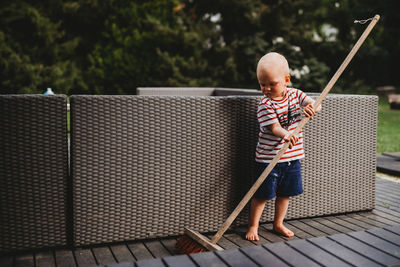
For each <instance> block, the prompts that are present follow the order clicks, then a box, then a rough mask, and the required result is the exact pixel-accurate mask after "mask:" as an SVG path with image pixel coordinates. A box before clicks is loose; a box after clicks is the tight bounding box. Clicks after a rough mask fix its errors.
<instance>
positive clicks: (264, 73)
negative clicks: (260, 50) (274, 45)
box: [257, 52, 290, 99]
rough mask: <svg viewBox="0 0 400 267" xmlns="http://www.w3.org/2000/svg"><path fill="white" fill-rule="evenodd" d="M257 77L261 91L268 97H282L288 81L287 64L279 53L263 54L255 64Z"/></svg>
mask: <svg viewBox="0 0 400 267" xmlns="http://www.w3.org/2000/svg"><path fill="white" fill-rule="evenodd" d="M257 79H258V82H259V84H260V88H261V91H262V92H263V94H264V95H266V96H267V97H269V98H278V99H279V98H282V97H284V96H285V93H286V86H288V85H289V83H290V75H289V64H288V62H287V60H286V58H285V57H284V56H282V55H281V54H278V53H275V52H271V53H268V54H266V55H264V56H263V57H262V58H261V59H260V60H259V61H258V65H257Z"/></svg>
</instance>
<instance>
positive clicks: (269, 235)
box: [258, 224, 286, 243]
mask: <svg viewBox="0 0 400 267" xmlns="http://www.w3.org/2000/svg"><path fill="white" fill-rule="evenodd" d="M266 227H267V225H264V224H261V225H260V227H259V228H258V235H260V236H262V237H263V238H264V239H266V240H268V241H269V242H270V243H275V242H284V241H286V240H285V239H283V238H282V237H281V236H279V235H277V234H275V233H273V232H271V231H270V230H269V229H268V228H266ZM266 243H268V242H266Z"/></svg>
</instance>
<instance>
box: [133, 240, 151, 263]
mask: <svg viewBox="0 0 400 267" xmlns="http://www.w3.org/2000/svg"><path fill="white" fill-rule="evenodd" d="M128 248H129V250H130V251H131V253H132V255H133V256H134V257H135V259H136V260H137V261H139V260H145V259H151V258H153V255H152V254H151V253H150V251H149V250H148V249H147V247H146V246H145V245H144V244H143V243H141V242H135V243H130V244H128Z"/></svg>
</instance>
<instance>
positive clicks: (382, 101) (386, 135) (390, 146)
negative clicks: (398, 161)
mask: <svg viewBox="0 0 400 267" xmlns="http://www.w3.org/2000/svg"><path fill="white" fill-rule="evenodd" d="M377 152H378V153H382V152H400V110H394V109H390V106H389V103H388V102H387V99H386V98H383V97H379V107H378V146H377Z"/></svg>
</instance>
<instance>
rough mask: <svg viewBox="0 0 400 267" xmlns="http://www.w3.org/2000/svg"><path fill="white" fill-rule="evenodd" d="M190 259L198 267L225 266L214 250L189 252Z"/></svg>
mask: <svg viewBox="0 0 400 267" xmlns="http://www.w3.org/2000/svg"><path fill="white" fill-rule="evenodd" d="M190 257H191V258H192V260H193V261H194V262H195V263H196V264H197V265H198V266H200V267H209V266H214V267H225V266H228V265H226V264H225V263H224V262H223V261H222V260H221V259H220V258H219V257H218V256H217V255H216V254H215V253H214V252H205V253H197V254H191V255H190Z"/></svg>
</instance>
